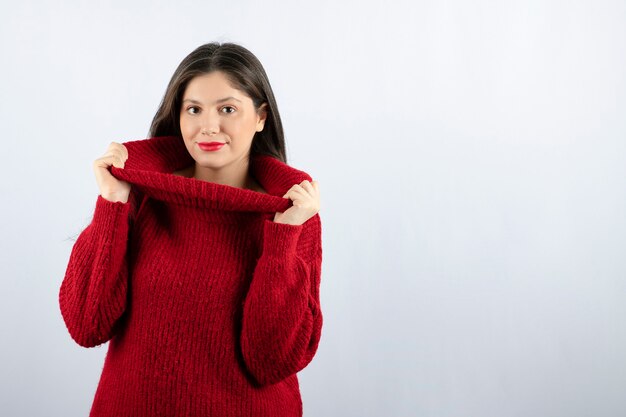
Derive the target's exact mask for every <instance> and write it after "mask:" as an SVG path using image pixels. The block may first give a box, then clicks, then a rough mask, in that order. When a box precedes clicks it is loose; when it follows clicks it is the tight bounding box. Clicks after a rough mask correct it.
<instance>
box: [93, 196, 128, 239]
mask: <svg viewBox="0 0 626 417" xmlns="http://www.w3.org/2000/svg"><path fill="white" fill-rule="evenodd" d="M129 212H130V203H129V202H126V203H122V202H121V201H109V200H107V199H106V198H104V197H102V195H101V194H98V199H97V200H96V208H95V210H94V213H93V218H92V220H91V223H92V227H93V228H94V230H95V231H96V233H106V232H107V231H110V230H111V229H113V228H115V227H116V226H117V225H118V224H119V220H120V217H123V218H128V215H129Z"/></svg>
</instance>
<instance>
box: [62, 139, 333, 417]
mask: <svg viewBox="0 0 626 417" xmlns="http://www.w3.org/2000/svg"><path fill="white" fill-rule="evenodd" d="M124 145H125V146H126V147H127V149H128V159H127V160H126V162H125V166H124V168H123V169H122V168H117V167H113V166H112V167H109V170H110V172H111V174H112V175H113V176H115V177H116V178H118V179H120V180H124V181H127V182H129V183H131V194H130V196H129V201H128V202H126V203H122V202H110V201H108V200H106V199H104V198H103V197H102V196H101V195H98V197H97V200H96V204H95V210H94V215H93V218H92V220H91V223H90V224H89V225H88V226H86V227H85V229H84V230H83V231H82V232H81V233H80V235H79V237H78V238H77V240H76V241H75V243H74V246H73V248H72V251H71V254H70V258H69V264H68V266H67V270H66V273H65V277H64V279H63V282H62V284H61V287H60V290H59V304H60V310H61V314H62V316H63V320H64V321H65V324H66V326H67V329H68V331H69V333H70V335H71V337H72V339H73V340H74V341H75V342H76V343H78V344H79V345H80V346H84V347H94V346H97V345H100V344H102V343H105V342H107V341H110V343H109V346H108V350H107V354H106V357H105V360H104V367H103V370H102V374H101V377H100V380H99V383H98V386H97V389H96V392H95V395H94V400H93V404H92V406H91V412H90V417H99V416H107V417H110V416H116V417H126V416H128V417H130V416H134V417H140V416H146V417H148V416H149V417H157V416H163V417H175V416H192V417H202V416H219V417H228V416H237V417H239V416H255V417H261V416H271V417H281V416H289V417H293V416H302V414H303V412H302V399H301V396H300V389H299V384H298V378H297V375H296V373H297V372H298V371H300V370H302V369H303V368H304V367H305V366H307V365H308V364H309V363H310V361H311V360H312V359H313V356H314V355H315V352H316V350H317V347H318V343H319V340H320V336H321V328H322V312H321V309H320V300H319V285H320V275H321V262H322V246H321V223H320V217H319V213H318V214H316V215H315V216H313V217H312V218H310V219H309V220H307V221H306V222H305V223H304V224H302V225H289V224H282V223H275V222H274V221H273V218H274V214H275V213H276V212H277V211H280V212H283V211H285V210H286V209H287V208H289V207H290V206H291V203H292V202H291V200H289V199H287V198H282V196H283V195H284V194H285V193H286V192H287V190H288V189H289V188H290V187H291V186H293V185H294V184H297V183H300V182H302V181H303V180H305V179H306V180H309V181H311V180H312V179H311V177H310V176H309V175H308V174H307V173H305V172H303V171H300V170H297V169H295V168H293V167H291V166H289V165H287V164H285V163H283V162H282V161H279V160H277V159H275V158H273V157H269V156H254V157H252V158H251V161H250V168H249V169H250V174H251V175H252V176H253V177H255V178H256V180H257V181H258V182H259V183H260V184H261V185H262V186H263V188H264V189H265V190H266V191H267V193H268V194H264V193H261V192H257V191H254V190H249V189H243V188H237V187H232V186H228V185H223V184H217V183H212V182H208V181H201V180H197V179H195V178H186V177H182V176H178V175H173V174H172V172H173V171H176V170H179V169H181V168H183V167H186V166H189V165H190V164H193V163H194V161H193V159H192V158H191V156H190V155H189V152H188V151H187V149H186V147H185V145H184V142H183V140H182V138H180V137H176V136H167V137H166V136H163V137H156V138H150V139H143V140H136V141H129V142H125V143H124Z"/></svg>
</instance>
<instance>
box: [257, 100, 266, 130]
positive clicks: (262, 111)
mask: <svg viewBox="0 0 626 417" xmlns="http://www.w3.org/2000/svg"><path fill="white" fill-rule="evenodd" d="M257 115H258V121H257V124H256V131H257V132H260V131H262V130H263V127H264V126H265V120H266V119H267V102H265V103H263V104H261V106H260V107H259V110H257Z"/></svg>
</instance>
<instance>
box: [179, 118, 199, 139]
mask: <svg viewBox="0 0 626 417" xmlns="http://www.w3.org/2000/svg"><path fill="white" fill-rule="evenodd" d="M194 129H195V127H194V124H193V122H191V121H189V120H188V119H187V118H185V117H181V118H180V132H181V133H182V134H183V137H186V136H191V135H192V134H193V131H194Z"/></svg>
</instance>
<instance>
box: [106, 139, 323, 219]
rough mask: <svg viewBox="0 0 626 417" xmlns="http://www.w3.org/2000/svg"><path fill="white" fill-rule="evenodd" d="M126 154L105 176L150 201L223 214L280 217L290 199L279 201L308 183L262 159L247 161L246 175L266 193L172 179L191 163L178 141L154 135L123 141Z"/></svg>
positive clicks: (271, 159) (282, 165) (301, 176)
mask: <svg viewBox="0 0 626 417" xmlns="http://www.w3.org/2000/svg"><path fill="white" fill-rule="evenodd" d="M123 145H124V146H126V149H127V150H128V159H127V160H126V162H125V164H124V168H117V167H115V166H111V167H109V169H110V171H111V174H112V175H113V176H114V177H115V178H117V179H119V180H123V181H127V182H129V183H131V185H132V186H133V187H137V188H138V189H139V190H140V191H141V192H142V193H144V194H145V195H147V196H150V197H151V198H154V199H157V200H161V201H166V202H170V203H176V204H182V205H187V206H194V207H198V208H210V209H221V210H227V211H248V212H266V213H274V212H277V211H280V212H283V211H285V210H287V209H288V208H289V207H290V206H291V200H290V199H288V198H283V197H282V196H283V195H285V193H286V192H287V190H289V189H290V188H291V187H292V186H293V185H294V184H299V183H301V182H302V181H304V180H308V181H311V180H312V178H311V176H310V175H309V174H307V173H306V172H304V171H300V170H298V169H295V168H293V167H291V166H289V165H287V164H285V163H284V162H282V161H280V160H278V159H276V158H274V157H271V156H267V155H254V156H251V157H250V165H249V169H250V174H251V175H252V176H253V177H254V178H255V179H256V180H257V181H258V182H259V183H260V184H261V185H262V186H263V188H264V189H265V190H266V191H267V194H264V193H260V192H258V191H254V190H248V189H243V188H238V187H233V186H230V185H224V184H217V183H213V182H209V181H203V180H198V179H196V178H187V177H183V176H179V175H174V174H173V172H174V171H177V170H180V169H182V168H185V167H187V166H189V165H191V164H193V163H195V161H194V160H193V158H192V157H191V155H190V154H189V152H188V151H187V148H186V147H185V143H184V141H183V138H182V137H180V136H159V137H154V138H149V139H141V140H134V141H128V142H123Z"/></svg>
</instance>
